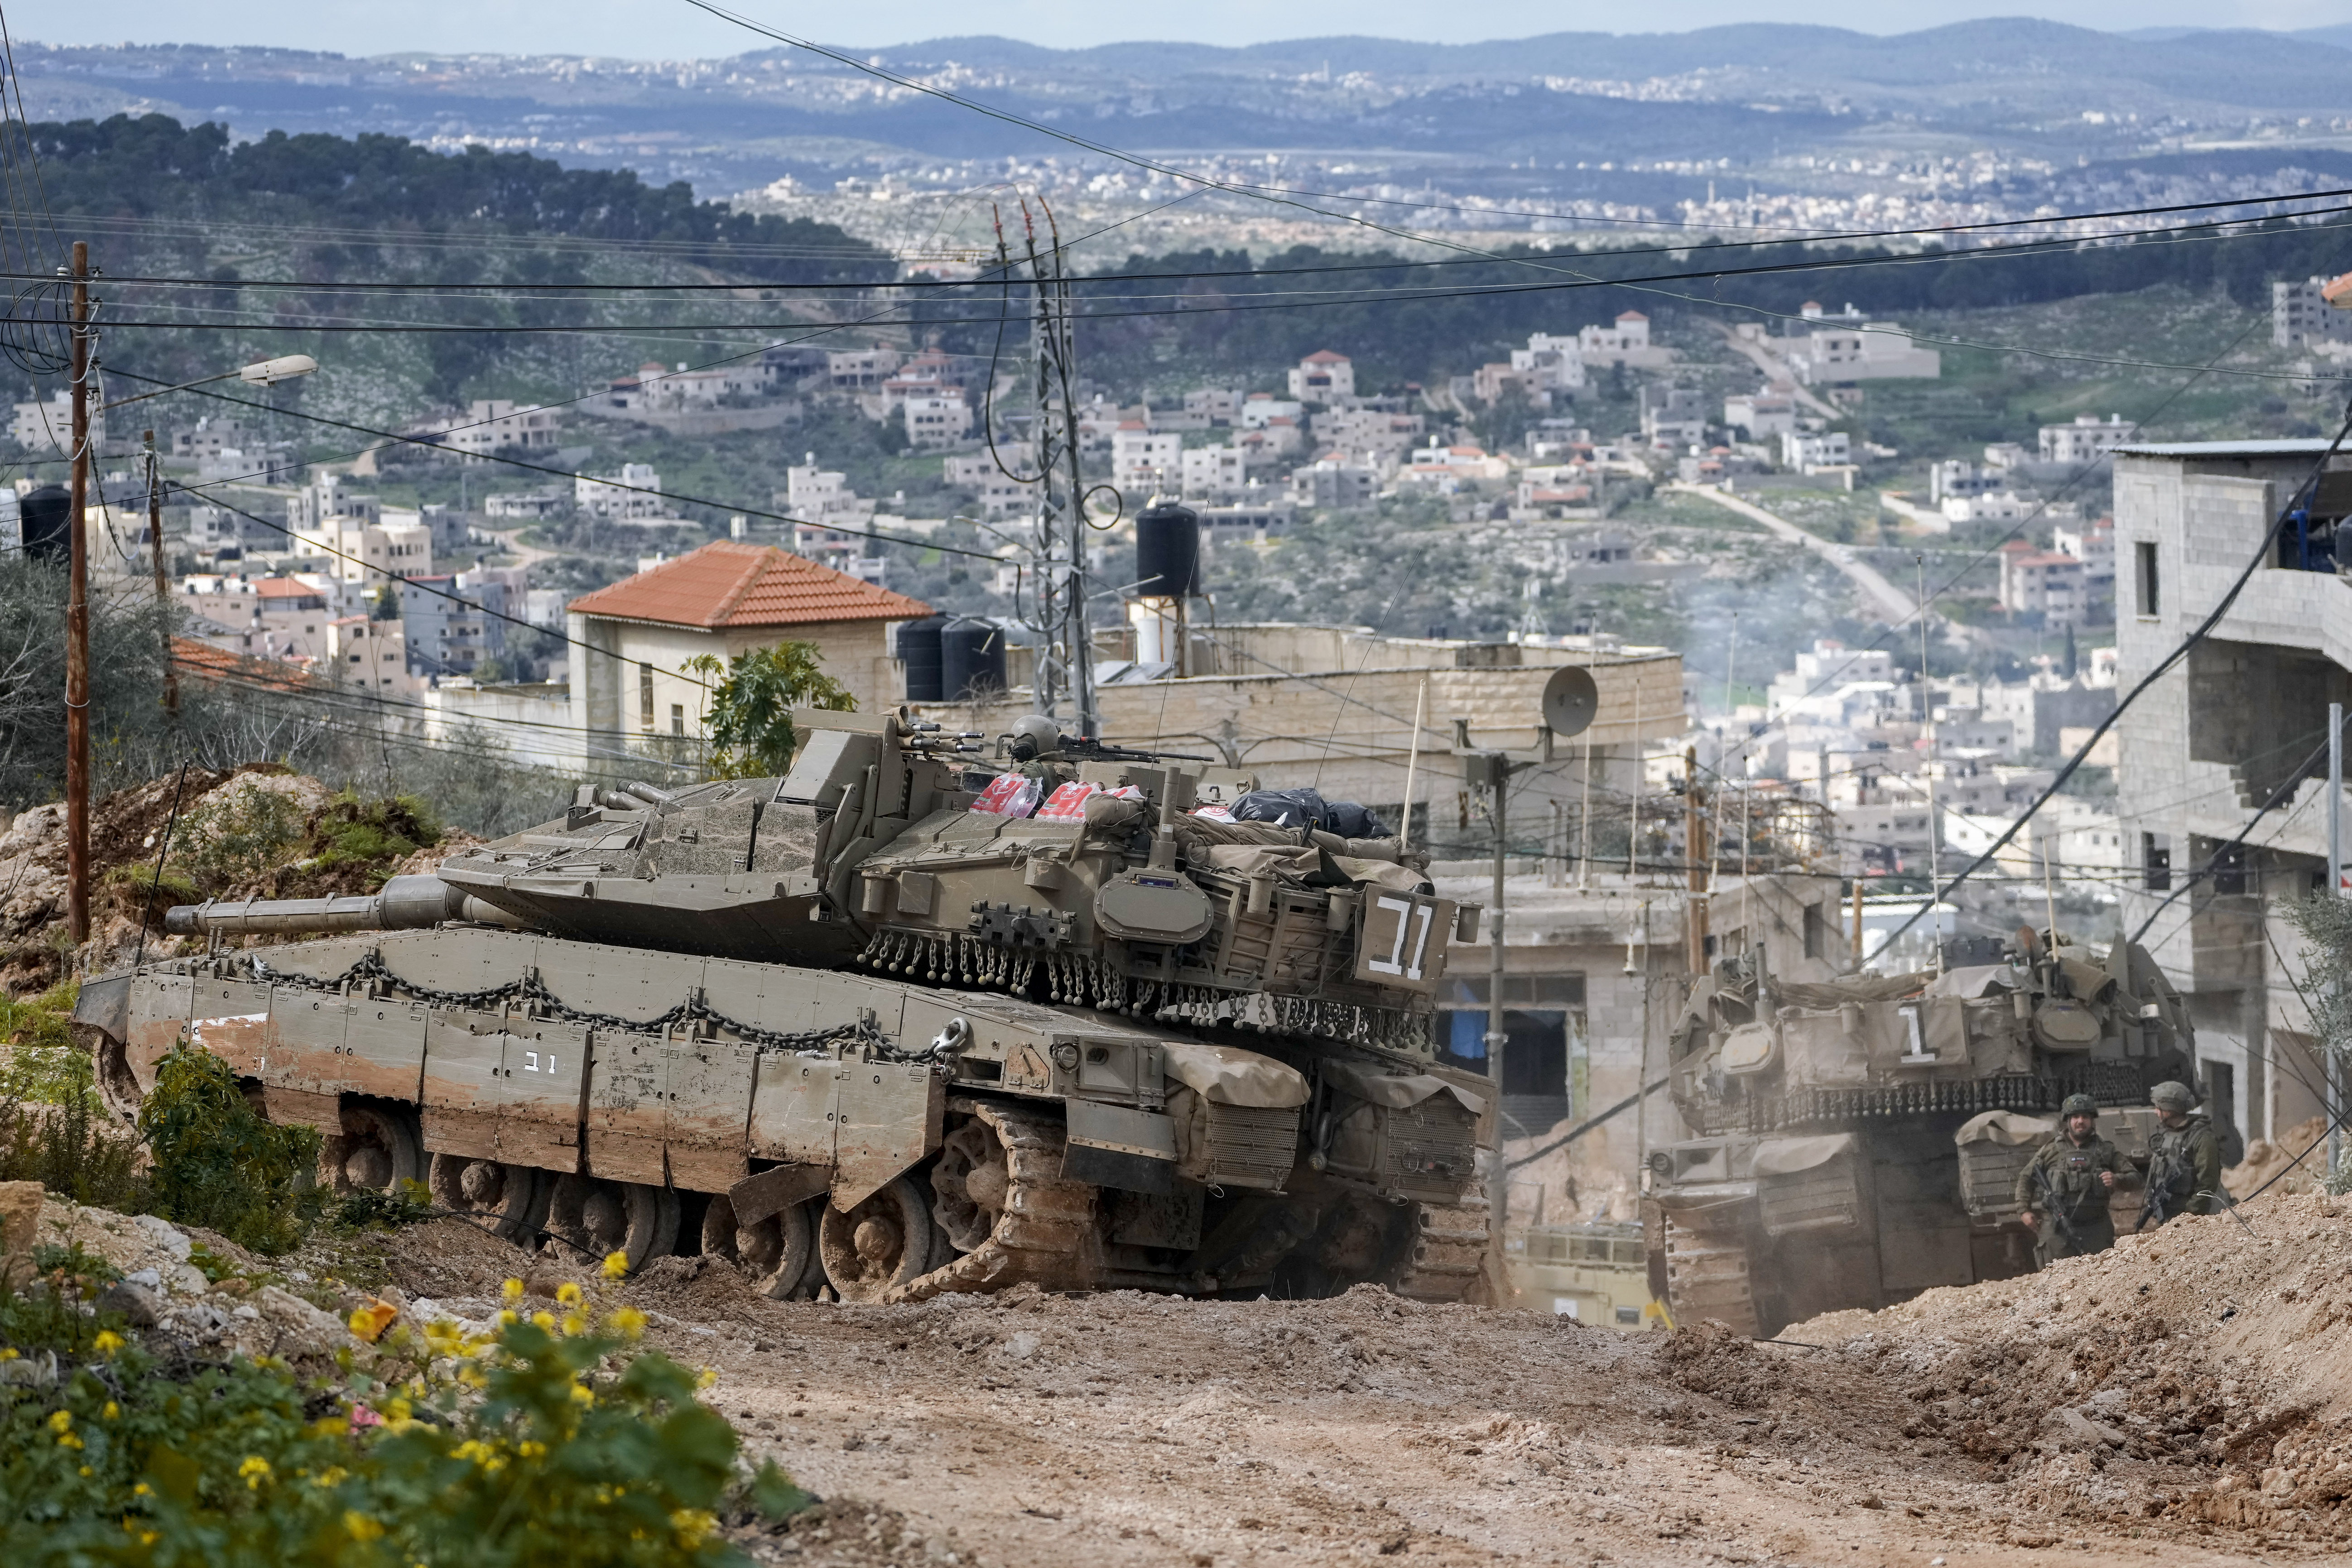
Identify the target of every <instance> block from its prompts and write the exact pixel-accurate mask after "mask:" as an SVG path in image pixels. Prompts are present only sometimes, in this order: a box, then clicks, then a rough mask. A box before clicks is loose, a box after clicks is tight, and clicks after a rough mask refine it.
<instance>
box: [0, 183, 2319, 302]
mask: <svg viewBox="0 0 2352 1568" xmlns="http://www.w3.org/2000/svg"><path fill="white" fill-rule="evenodd" d="M1203 194H1205V193H1204V192H1202V191H1192V192H1188V193H1186V194H1185V195H1182V196H1179V197H1177V198H1176V199H1175V200H1174V201H1170V202H1163V203H1160V205H1156V206H1153V207H1151V208H1149V209H1147V210H1146V211H1145V212H1143V213H1141V214H1139V215H1138V217H1137V218H1130V219H1128V220H1127V221H1128V222H1135V221H1139V218H1141V217H1149V216H1153V215H1154V214H1156V213H1160V212H1163V211H1165V210H1167V208H1169V207H1171V206H1174V205H1177V204H1178V203H1180V202H1185V201H1191V200H1192V199H1193V198H1194V197H1196V196H1199V195H1203ZM1299 194H1303V195H1316V194H1318V193H1312V192H1308V193H1299ZM2343 196H2352V185H2347V186H2340V187H2336V188H2333V189H2329V190H2323V191H2299V192H2294V193H2291V194H2273V195H2259V196H2239V197H2232V198H2229V199H2225V200H2216V201H2206V202H2175V203H2169V204H2167V205H2161V206H2146V207H2116V208H2109V209H2105V210H2101V211H2095V212H2082V213H2067V214H2062V215H2060V216H2054V217H2021V218H2002V219H1998V220H1994V221H1990V222H1984V223H1974V224H1932V225H1923V226H1919V227H1916V228H1883V229H1850V230H1831V231H1824V232H1821V233H1815V234H1808V235H1804V236H1802V237H1795V238H1784V239H1754V240H1727V241H1720V242H1714V243H1709V244H1704V245H1699V244H1687V243H1686V244H1680V245H1651V246H1612V247H1609V248H1608V249H1607V250H1605V251H1592V252H1580V254H1581V255H1584V256H1588V257H1590V258H1592V259H1596V260H1598V259H1602V258H1608V257H1618V256H1664V255H1678V254H1682V253H1685V252H1700V251H1704V252H1708V253H1712V252H1715V251H1721V250H1749V249H1758V248H1765V247H1774V246H1790V245H1822V244H1829V243H1832V242H1849V241H1855V240H1872V239H1905V238H1923V237H1924V238H1934V237H1939V236H1944V235H1951V234H1961V233H1971V232H1979V231H1989V230H1993V229H2011V228H2020V227H2053V226H2057V225H2061V224H2071V223H2089V222H2094V221H2097V220H2101V219H2106V218H2123V217H2153V216H2165V215H2168V214H2173V213H2189V212H2210V211H2214V210H2217V209H2220V208H2225V207H2242V206H2260V205H2276V204H2279V203H2284V202H2306V201H2314V202H2315V201H2328V200H2333V199H2336V198H2337V197H2343ZM1331 199H1333V200H1339V201H1345V200H1351V199H1356V198H1351V197H1347V196H1332V197H1331ZM1390 205H1420V204H1412V203H1392V204H1390ZM2339 210H2340V209H2339ZM1537 216H1548V215H1537ZM2299 216H2307V215H2303V214H2278V213H2271V214H2264V215H2262V216H2259V217H2247V218H2230V219H2221V220H2217V221H2219V222H2221V223H2256V222H2274V221H2280V220H2282V219H2292V218H2295V217H2299ZM2149 232H2158V233H2161V232H2170V231H2168V230H2155V231H2149ZM1089 237H1091V236H1089ZM2111 237H2113V236H2110V235H2107V234H2104V233H2103V234H2099V235H2096V236H2088V237H2084V236H2065V237H2063V239H2064V240H2065V242H2066V243H2069V244H2079V243H2080V242H2081V241H2082V240H2083V239H2084V238H2096V239H2100V240H2106V239H2109V238H2111ZM2057 238H2060V237H2053V240H2052V241H2050V242H2053V243H2054V242H2055V240H2056V239H2057ZM1075 243H1083V241H1078V242H1075ZM1491 265H1494V263H1492V262H1488V261H1486V259H1485V258H1480V257H1475V256H1451V257H1438V258H1423V259H1420V260H1407V259H1404V258H1395V259H1390V260H1379V261H1360V262H1332V263H1326V264H1323V265H1320V266H1315V267H1266V268H1254V269H1252V270H1248V271H1241V270H1236V269H1231V268H1227V269H1223V270H1212V269H1201V270H1188V271H1178V272H1094V273H1079V274H1076V275H1075V276H1074V277H1073V278H1072V279H1071V281H1072V282H1074V283H1079V284H1085V283H1129V282H1203V281H1207V282H1214V281H1220V280H1224V279H1254V278H1293V277H1307V276H1314V275H1318V274H1328V273H1335V272H1373V271H1394V270H1401V269H1405V268H1433V267H1467V266H1491ZM1000 269H1001V268H1000ZM7 276H8V274H7V273H5V272H0V279H5V278H6V277H7ZM110 281H111V282H112V283H114V284H115V285H116V286H118V287H120V286H124V285H131V286H138V287H156V288H175V289H226V290H229V291H231V292H242V291H245V290H248V289H270V290H276V291H290V292H300V293H311V294H348V293H362V292H366V293H393V294H432V295H438V296H441V297H444V298H448V299H476V298H481V297H483V296H485V295H488V296H492V297H498V296H512V297H518V298H538V299H544V298H554V299H562V298H564V297H566V296H565V295H564V293H563V292H562V291H564V290H570V291H572V293H575V294H577V295H578V296H580V297H582V298H589V297H593V296H594V295H598V294H608V293H736V294H740V293H744V292H747V291H751V290H758V291H761V292H763V293H784V292H808V291H812V290H817V289H842V288H845V287H854V285H845V284H842V283H837V282H835V283H792V282H747V283H587V282H578V283H521V282H500V283H446V282H431V283H427V282H413V281H408V280H404V279H361V280H356V281H338V282H323V283H306V282H302V281H299V280H296V279H215V278H193V277H191V278H172V277H160V276H144V275H142V276H130V277H121V278H115V279H110ZM997 281H998V279H991V278H989V277H987V276H985V275H984V274H983V275H982V276H980V277H975V278H970V279H930V280H929V281H928V282H924V283H921V284H919V285H918V284H913V283H912V280H899V279H893V280H890V281H887V282H880V283H876V284H872V285H867V287H871V288H881V289H890V288H905V287H909V286H916V287H922V288H929V289H984V288H991V287H994V286H995V284H996V282H997Z"/></svg>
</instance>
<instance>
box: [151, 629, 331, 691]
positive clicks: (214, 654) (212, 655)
mask: <svg viewBox="0 0 2352 1568" xmlns="http://www.w3.org/2000/svg"><path fill="white" fill-rule="evenodd" d="M172 662H173V664H176V665H178V666H179V667H180V668H182V669H184V670H186V671H187V672H188V673H189V674H190V675H191V676H194V678H196V679H200V680H202V679H214V680H241V681H244V682H246V683H247V684H248V685H252V684H260V685H264V686H274V687H277V688H278V689H280V690H282V691H307V690H310V689H311V688H312V686H313V685H314V684H315V682H313V681H311V680H310V679H306V678H305V676H304V675H303V674H302V673H301V672H300V671H299V670H298V669H296V668H294V667H293V666H291V665H289V664H287V663H286V662H285V661H283V660H282V659H274V658H252V657H251V656H250V655H247V654H238V653H230V652H228V651H227V650H226V649H224V648H217V647H213V646H212V645H211V644H210V643H201V642H198V641H196V640H195V639H194V637H173V639H172Z"/></svg>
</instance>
